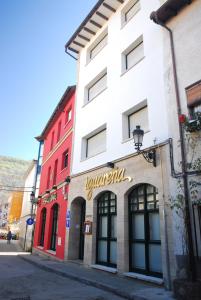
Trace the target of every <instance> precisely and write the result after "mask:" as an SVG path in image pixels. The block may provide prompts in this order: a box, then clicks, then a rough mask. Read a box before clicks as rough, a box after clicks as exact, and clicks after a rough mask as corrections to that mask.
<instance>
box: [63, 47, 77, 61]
mask: <svg viewBox="0 0 201 300" xmlns="http://www.w3.org/2000/svg"><path fill="white" fill-rule="evenodd" d="M65 52H66V54H68V55H69V56H70V57H72V58H73V59H74V60H78V59H77V58H76V57H75V56H74V55H72V54H71V53H70V52H68V48H65Z"/></svg>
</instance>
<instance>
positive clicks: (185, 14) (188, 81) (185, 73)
mask: <svg viewBox="0 0 201 300" xmlns="http://www.w3.org/2000/svg"><path fill="white" fill-rule="evenodd" d="M200 12H201V2H200V1H199V0H198V1H197V0H195V1H192V3H190V4H189V5H186V6H184V7H183V9H182V10H181V11H180V12H179V13H178V14H177V15H176V16H174V17H172V18H171V19H170V20H169V21H168V22H167V24H166V25H167V26H168V27H169V28H170V29H171V31H172V33H173V42H174V51H175V62H176V73H177V78H178V92H179V100H180V104H181V111H180V113H178V108H177V103H176V95H175V81H174V77H173V65H172V56H171V46H170V38H169V33H168V31H167V30H166V29H164V28H162V27H160V26H158V30H159V31H160V32H163V49H164V50H163V52H164V76H163V77H164V86H165V99H166V110H167V113H168V132H169V136H170V137H172V138H173V141H174V143H173V146H174V159H175V166H176V169H177V171H178V172H180V171H181V166H180V161H181V151H180V143H179V141H180V136H179V126H178V122H179V114H180V115H184V116H185V118H186V117H187V118H191V119H192V120H193V119H194V117H193V116H192V109H193V108H194V107H196V109H197V111H201V110H200V108H199V103H200V101H201V95H200V97H197V99H195V100H196V101H195V106H194V107H191V106H190V105H189V100H190V99H188V89H189V87H191V89H193V86H196V85H197V83H199V82H200V80H201V69H200V57H201V36H200V28H201V14H200ZM156 26H157V25H156ZM191 101H192V100H191ZM184 136H185V153H186V157H187V163H191V165H193V163H194V162H195V161H196V160H197V159H198V158H199V157H200V151H201V148H200V147H201V145H200V131H195V132H192V133H191V132H188V131H185V130H184ZM195 169H199V166H197V168H194V171H195ZM190 171H192V169H190V168H189V169H188V168H187V173H188V172H190ZM177 181H178V180H176V179H172V180H171V185H170V194H171V196H172V197H173V198H175V196H176V195H177V194H178V193H179V190H178V187H177ZM190 181H197V182H200V175H198V176H192V175H191V176H189V175H188V182H190ZM196 189H197V190H198V194H197V197H196V199H195V197H193V195H192V193H191V187H190V185H189V208H190V213H191V229H192V238H193V248H194V249H193V250H194V256H195V264H196V266H197V271H198V274H199V276H200V270H201V268H200V255H201V240H200V232H201V228H200V205H199V204H198V205H197V204H196V205H193V201H195V203H199V199H200V198H201V194H200V192H201V191H200V187H199V185H198V186H197V187H196ZM173 221H174V223H173V228H174V241H175V242H174V245H175V246H174V251H175V255H176V258H177V276H178V277H180V276H181V277H182V276H185V272H184V264H183V260H182V257H183V256H184V255H185V254H186V250H185V246H184V245H185V242H186V240H184V241H182V235H183V233H182V230H181V228H182V227H184V226H183V223H182V219H181V218H180V217H178V214H174V219H173ZM178 228H180V229H178Z"/></svg>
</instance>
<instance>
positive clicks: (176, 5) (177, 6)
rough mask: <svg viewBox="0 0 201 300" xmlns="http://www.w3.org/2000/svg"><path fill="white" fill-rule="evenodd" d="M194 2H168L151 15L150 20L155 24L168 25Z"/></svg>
mask: <svg viewBox="0 0 201 300" xmlns="http://www.w3.org/2000/svg"><path fill="white" fill-rule="evenodd" d="M192 1H193V0H167V1H166V2H165V3H164V4H163V5H162V6H161V7H160V8H159V9H158V10H156V11H154V12H152V13H151V15H150V18H151V20H153V21H154V22H155V23H166V22H168V21H169V20H170V19H171V18H172V17H175V16H176V15H177V14H178V12H179V11H180V10H181V9H182V8H183V7H184V6H186V5H188V4H191V3H192Z"/></svg>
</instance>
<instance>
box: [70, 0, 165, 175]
mask: <svg viewBox="0 0 201 300" xmlns="http://www.w3.org/2000/svg"><path fill="white" fill-rule="evenodd" d="M127 3H128V1H126V2H125V5H126V4H127ZM159 6H160V1H158V0H150V1H147V0H141V10H140V11H139V12H138V13H137V14H136V15H135V16H134V17H133V18H132V19H131V20H130V21H129V22H128V23H127V24H126V25H125V26H124V27H123V28H121V9H122V8H123V7H124V5H122V6H120V8H119V9H118V10H117V12H116V13H115V14H114V15H113V16H112V17H111V18H110V20H109V22H107V24H106V25H105V26H104V28H102V29H101V31H102V30H104V29H105V28H106V27H107V26H108V44H107V46H106V47H105V48H104V49H103V50H102V51H101V52H100V53H99V54H98V55H97V56H96V57H95V58H94V59H93V60H92V61H91V62H89V63H88V64H86V53H87V52H86V50H87V47H86V48H84V49H83V50H82V52H81V54H80V61H79V76H78V78H79V80H78V84H77V99H76V122H75V133H74V155H73V165H72V173H73V174H76V173H78V172H81V171H86V170H88V169H90V168H93V167H95V166H97V165H101V164H104V163H106V162H107V161H112V160H114V159H117V158H119V157H123V156H126V155H128V154H130V153H133V152H134V147H133V141H132V140H129V141H127V142H124V143H122V113H123V112H125V111H127V110H128V109H130V108H132V107H133V106H135V105H136V104H137V103H139V102H141V101H143V100H144V99H147V103H148V113H149V116H148V117H149V125H150V132H149V133H147V134H146V135H145V137H144V147H148V146H151V145H153V140H154V139H155V138H157V142H160V141H163V140H165V139H166V138H167V137H168V133H167V118H166V109H165V102H164V94H163V90H164V86H163V76H162V74H163V51H162V50H163V47H162V37H163V35H162V32H161V31H160V30H158V27H157V26H156V25H155V24H153V22H151V21H150V18H149V15H150V13H151V12H152V11H153V10H156V9H157V8H158V7H159ZM101 31H100V32H101ZM142 34H143V38H144V53H145V58H144V59H143V60H142V61H141V62H139V63H138V64H137V65H136V66H134V67H133V68H132V69H130V70H129V71H128V72H126V73H125V74H124V75H122V76H121V53H122V52H123V51H124V50H125V49H126V48H127V47H128V46H129V45H130V44H131V43H132V42H134V41H135V40H136V39H137V38H138V37H139V36H140V35H142ZM95 39H96V37H95V38H94V39H93V40H92V41H91V43H93V41H94V40H95ZM91 43H89V46H90V44H91ZM104 68H107V73H108V81H107V82H108V84H107V89H106V90H105V91H104V92H102V93H101V94H100V95H99V96H97V97H96V98H95V99H94V100H92V101H91V102H90V103H88V104H87V105H84V88H85V86H86V85H87V84H88V83H89V82H90V81H91V80H92V79H93V78H94V77H95V76H97V75H98V74H99V73H100V72H101V71H102V70H103V69H104ZM105 123H106V124H107V150H106V152H104V153H101V154H99V155H97V156H95V157H92V158H90V159H86V160H83V161H81V141H82V137H84V136H86V135H87V134H89V133H90V132H92V131H93V130H95V129H96V128H98V127H100V126H101V125H103V124H105Z"/></svg>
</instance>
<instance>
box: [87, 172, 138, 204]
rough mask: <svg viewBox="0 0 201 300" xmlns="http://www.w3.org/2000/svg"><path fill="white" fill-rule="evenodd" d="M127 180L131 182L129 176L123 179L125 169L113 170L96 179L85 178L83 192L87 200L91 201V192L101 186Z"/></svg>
mask: <svg viewBox="0 0 201 300" xmlns="http://www.w3.org/2000/svg"><path fill="white" fill-rule="evenodd" d="M125 180H128V181H129V182H130V181H132V178H131V177H130V176H126V177H125V169H124V168H121V169H118V168H117V169H114V170H112V171H111V172H107V173H105V174H102V175H98V176H96V177H91V178H90V177H87V182H86V185H85V190H86V192H87V200H91V197H92V194H93V190H94V189H95V188H99V187H101V186H105V185H110V184H113V183H119V182H122V181H125Z"/></svg>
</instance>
